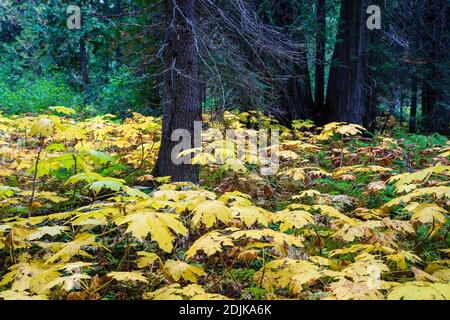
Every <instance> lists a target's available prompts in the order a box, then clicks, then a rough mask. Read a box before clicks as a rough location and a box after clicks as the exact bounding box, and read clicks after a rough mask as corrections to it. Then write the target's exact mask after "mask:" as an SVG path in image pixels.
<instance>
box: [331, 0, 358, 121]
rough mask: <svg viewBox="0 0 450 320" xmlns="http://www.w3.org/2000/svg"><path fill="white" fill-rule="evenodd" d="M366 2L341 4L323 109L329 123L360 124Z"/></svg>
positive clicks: (350, 0) (346, 1) (346, 0)
mask: <svg viewBox="0 0 450 320" xmlns="http://www.w3.org/2000/svg"><path fill="white" fill-rule="evenodd" d="M366 4H367V0H361V1H354V0H343V1H342V4H341V13H340V26H339V31H338V37H337V40H338V41H337V42H336V45H335V49H334V53H333V65H332V67H331V69H330V76H329V81H328V89H327V101H326V106H325V111H326V118H327V120H328V121H329V122H333V121H339V122H350V123H357V124H362V123H363V118H364V116H365V113H366V101H367V99H366V92H365V90H364V88H363V85H364V82H365V77H366V57H365V50H366V30H367V27H366V19H365V9H366V8H367V6H366Z"/></svg>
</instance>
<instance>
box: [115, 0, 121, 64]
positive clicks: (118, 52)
mask: <svg viewBox="0 0 450 320" xmlns="http://www.w3.org/2000/svg"><path fill="white" fill-rule="evenodd" d="M121 14H122V7H121V5H120V0H114V15H115V16H116V19H117V21H119V23H120V20H121V19H120V15H121ZM119 29H120V27H119ZM121 57H122V52H121V50H120V36H119V38H118V39H117V44H116V50H115V60H116V68H117V69H118V68H119V66H120V59H121Z"/></svg>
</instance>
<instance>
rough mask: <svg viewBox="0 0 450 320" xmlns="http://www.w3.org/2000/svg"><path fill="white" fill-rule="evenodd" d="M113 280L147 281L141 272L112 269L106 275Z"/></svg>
mask: <svg viewBox="0 0 450 320" xmlns="http://www.w3.org/2000/svg"><path fill="white" fill-rule="evenodd" d="M106 276H107V277H110V278H112V279H114V280H117V281H119V282H144V283H148V280H147V279H146V278H145V277H144V276H143V274H142V273H140V272H137V271H133V272H118V271H113V272H110V273H108V274H107V275H106Z"/></svg>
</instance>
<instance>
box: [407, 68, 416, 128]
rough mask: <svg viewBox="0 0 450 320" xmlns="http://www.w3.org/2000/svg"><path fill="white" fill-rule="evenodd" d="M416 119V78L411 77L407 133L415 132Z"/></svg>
mask: <svg viewBox="0 0 450 320" xmlns="http://www.w3.org/2000/svg"><path fill="white" fill-rule="evenodd" d="M416 117H417V76H416V75H413V78H412V88H411V111H410V116H409V132H410V133H415V132H416V129H417V128H416V123H417V122H416Z"/></svg>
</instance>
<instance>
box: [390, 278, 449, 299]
mask: <svg viewBox="0 0 450 320" xmlns="http://www.w3.org/2000/svg"><path fill="white" fill-rule="evenodd" d="M387 298H388V300H450V284H442V283H428V282H419V281H412V282H407V283H404V284H402V285H399V286H397V287H395V288H394V289H393V290H392V291H391V292H390V293H389V294H388V297H387Z"/></svg>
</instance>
